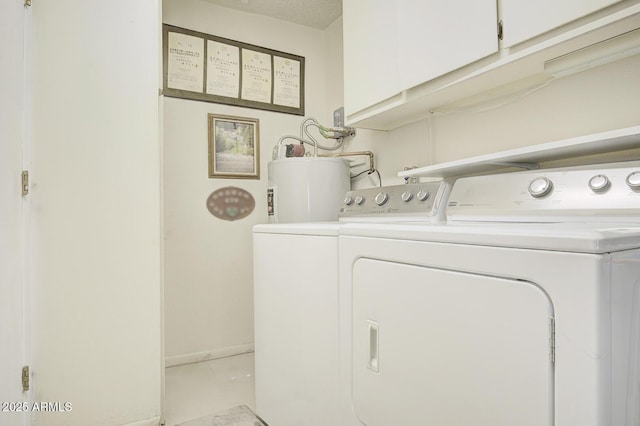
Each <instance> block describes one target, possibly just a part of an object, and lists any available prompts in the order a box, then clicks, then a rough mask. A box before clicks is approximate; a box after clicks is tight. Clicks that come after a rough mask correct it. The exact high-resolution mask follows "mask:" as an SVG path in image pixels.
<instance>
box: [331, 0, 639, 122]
mask: <svg viewBox="0 0 640 426" xmlns="http://www.w3.org/2000/svg"><path fill="white" fill-rule="evenodd" d="M499 20H501V21H503V40H502V41H499V40H498V28H497V27H498V21H499ZM639 20H640V0H625V1H621V0H562V1H560V2H558V1H554V0H539V1H528V2H527V1H524V0H497V1H496V0H459V1H456V2H452V1H448V2H447V1H435V0H386V1H385V0H343V24H344V29H343V37H344V106H345V113H346V122H347V124H349V125H351V126H355V127H360V128H368V129H377V130H390V129H394V128H397V127H399V126H402V125H405V124H408V123H411V122H413V121H417V120H420V119H423V118H424V117H426V114H427V111H430V110H434V109H438V108H441V107H443V106H448V105H452V104H456V103H459V102H461V101H462V102H467V101H469V100H472V101H474V102H477V101H479V100H482V99H488V98H491V96H495V95H496V94H501V93H502V94H504V93H506V92H508V91H514V90H521V89H523V88H527V87H530V86H531V85H533V84H539V83H540V82H541V81H543V80H545V79H549V78H552V76H557V74H554V73H553V72H551V71H547V69H546V64H547V63H549V62H550V61H553V60H555V59H557V58H560V57H563V56H565V55H568V54H570V53H572V52H576V51H580V50H581V49H584V48H586V47H589V46H593V45H597V44H598V43H599V42H601V41H605V40H609V39H612V38H614V37H617V36H620V35H622V34H626V33H629V32H631V31H633V30H636V29H638V22H639ZM551 30H553V31H551ZM524 41H527V42H526V43H522V42H524ZM516 45H517V46H516ZM512 46H516V48H514V49H511V48H510V47H512Z"/></svg>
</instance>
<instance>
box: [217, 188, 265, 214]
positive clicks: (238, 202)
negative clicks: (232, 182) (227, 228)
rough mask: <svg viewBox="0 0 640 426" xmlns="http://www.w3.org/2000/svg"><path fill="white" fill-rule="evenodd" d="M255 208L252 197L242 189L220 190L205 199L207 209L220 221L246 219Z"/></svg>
mask: <svg viewBox="0 0 640 426" xmlns="http://www.w3.org/2000/svg"><path fill="white" fill-rule="evenodd" d="M255 207H256V201H255V200H254V199H253V196H252V195H251V194H249V193H248V192H247V191H245V190H244V189H242V188H236V187H235V186H227V187H225V188H220V189H218V190H216V191H214V192H212V193H211V195H209V198H207V209H209V211H210V212H211V214H212V215H214V216H215V217H217V218H219V219H222V220H238V219H242V218H243V217H247V216H249V215H250V214H251V212H253V209H254V208H255Z"/></svg>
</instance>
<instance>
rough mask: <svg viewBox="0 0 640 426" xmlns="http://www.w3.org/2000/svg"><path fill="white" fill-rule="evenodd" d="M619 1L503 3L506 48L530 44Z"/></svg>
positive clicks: (518, 0)
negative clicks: (549, 32)
mask: <svg viewBox="0 0 640 426" xmlns="http://www.w3.org/2000/svg"><path fill="white" fill-rule="evenodd" d="M619 1H620V0H565V1H555V0H539V1H521V0H501V2H500V18H501V19H502V22H503V28H504V39H503V41H504V47H511V46H513V45H515V44H518V43H520V42H523V41H525V40H528V39H530V38H532V37H535V36H537V35H540V34H542V33H544V32H547V31H549V30H552V29H554V28H557V27H559V26H561V25H564V24H567V23H569V22H571V21H573V20H576V19H578V18H581V17H583V16H586V15H588V14H590V13H593V12H595V11H597V10H600V9H602V8H604V7H607V6H609V5H612V4H614V3H618V2H619Z"/></svg>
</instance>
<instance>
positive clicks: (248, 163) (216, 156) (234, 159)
mask: <svg viewBox="0 0 640 426" xmlns="http://www.w3.org/2000/svg"><path fill="white" fill-rule="evenodd" d="M208 121H209V177H210V178H230V179H260V140H259V139H260V123H259V120H258V119H257V118H244V117H233V116H229V115H217V114H209V117H208Z"/></svg>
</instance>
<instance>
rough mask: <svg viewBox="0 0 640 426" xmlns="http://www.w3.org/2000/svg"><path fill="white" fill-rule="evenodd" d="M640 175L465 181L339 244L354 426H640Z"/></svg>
mask: <svg viewBox="0 0 640 426" xmlns="http://www.w3.org/2000/svg"><path fill="white" fill-rule="evenodd" d="M639 188H640V164H637V163H635V164H618V165H608V166H606V167H605V166H600V167H598V168H574V169H564V170H559V169H558V170H541V171H528V172H517V173H510V174H503V175H493V176H479V177H471V178H463V179H459V180H458V181H457V182H456V183H455V185H454V187H453V189H452V191H451V194H450V196H449V201H448V207H447V217H448V222H447V224H442V225H437V224H424V223H396V224H384V223H370V224H364V223H353V224H345V225H343V226H342V227H341V229H340V236H339V253H340V262H339V276H340V295H339V298H340V368H341V371H340V388H341V396H340V420H339V422H338V423H337V424H339V425H341V426H351V425H367V426H395V425H442V426H469V425H474V426H516V425H517V426H551V425H554V426H637V425H640V192H639Z"/></svg>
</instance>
